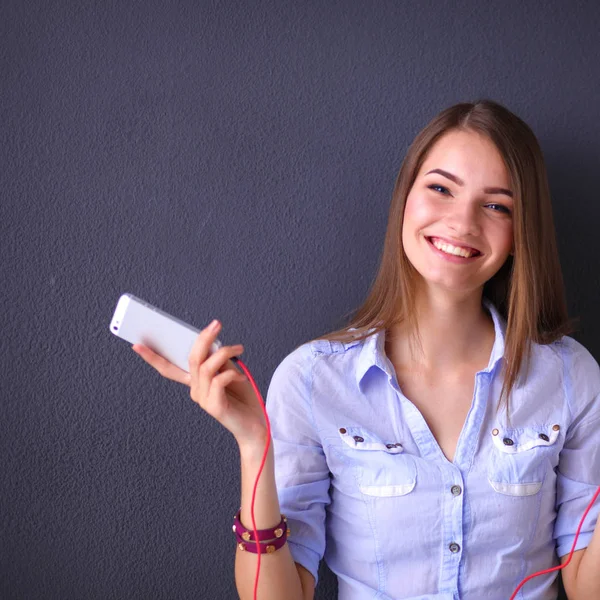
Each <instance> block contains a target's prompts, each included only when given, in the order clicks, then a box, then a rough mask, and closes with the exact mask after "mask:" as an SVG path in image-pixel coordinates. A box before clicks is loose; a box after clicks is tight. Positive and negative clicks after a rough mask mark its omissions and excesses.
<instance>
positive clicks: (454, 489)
mask: <svg viewBox="0 0 600 600" xmlns="http://www.w3.org/2000/svg"><path fill="white" fill-rule="evenodd" d="M450 491H451V492H452V495H453V496H460V494H461V492H462V488H461V487H460V485H453V486H452V487H451V488H450Z"/></svg>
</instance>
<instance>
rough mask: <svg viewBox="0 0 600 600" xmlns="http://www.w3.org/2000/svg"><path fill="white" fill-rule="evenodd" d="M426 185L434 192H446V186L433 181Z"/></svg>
mask: <svg viewBox="0 0 600 600" xmlns="http://www.w3.org/2000/svg"><path fill="white" fill-rule="evenodd" d="M427 187H428V188H429V189H430V190H433V191H434V192H439V193H440V194H445V193H446V192H448V188H445V187H444V186H443V185H437V184H435V183H434V184H433V185H428V186H427ZM440 190H441V191H440ZM448 193H449V192H448Z"/></svg>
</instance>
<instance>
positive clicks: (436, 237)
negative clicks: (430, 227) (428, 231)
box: [427, 235, 483, 254]
mask: <svg viewBox="0 0 600 600" xmlns="http://www.w3.org/2000/svg"><path fill="white" fill-rule="evenodd" d="M427 240H428V241H431V240H440V241H441V242H444V244H450V245H451V246H456V247H457V248H464V249H465V250H470V251H473V250H474V251H475V252H479V254H483V253H482V252H481V250H480V249H479V248H475V247H474V246H468V245H467V244H463V243H462V242H459V241H458V240H453V239H452V238H446V237H441V236H439V235H428V236H427Z"/></svg>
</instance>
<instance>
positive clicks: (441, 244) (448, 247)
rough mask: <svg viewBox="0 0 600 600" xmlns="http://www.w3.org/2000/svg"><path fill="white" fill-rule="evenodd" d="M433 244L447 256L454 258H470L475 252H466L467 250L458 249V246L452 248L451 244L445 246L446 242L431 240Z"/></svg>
mask: <svg viewBox="0 0 600 600" xmlns="http://www.w3.org/2000/svg"><path fill="white" fill-rule="evenodd" d="M431 243H432V244H433V245H434V246H435V247H436V248H437V249H438V250H441V251H442V252H445V253H446V254H453V255H454V256H462V257H463V258H470V257H471V256H473V254H474V253H473V252H471V251H470V250H466V249H465V248H458V247H457V246H452V245H450V244H445V243H444V242H440V241H439V240H431Z"/></svg>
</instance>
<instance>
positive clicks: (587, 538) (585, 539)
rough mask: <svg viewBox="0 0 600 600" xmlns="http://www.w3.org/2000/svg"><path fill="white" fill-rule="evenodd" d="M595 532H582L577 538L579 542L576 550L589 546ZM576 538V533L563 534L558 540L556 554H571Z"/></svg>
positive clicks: (560, 555)
mask: <svg viewBox="0 0 600 600" xmlns="http://www.w3.org/2000/svg"><path fill="white" fill-rule="evenodd" d="M593 535H594V533H593V532H591V531H588V532H583V531H582V532H581V533H580V534H579V537H578V538H577V544H576V546H575V550H581V549H582V548H587V547H588V546H589V545H590V542H591V541H592V536H593ZM574 539H575V536H574V535H561V536H560V537H559V538H558V540H557V550H556V554H557V555H558V557H559V558H560V557H562V556H565V554H569V553H570V552H571V548H572V546H573V540H574Z"/></svg>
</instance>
